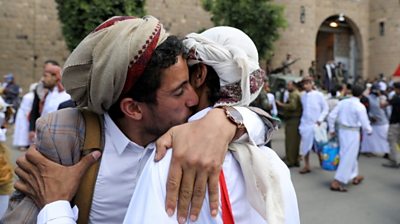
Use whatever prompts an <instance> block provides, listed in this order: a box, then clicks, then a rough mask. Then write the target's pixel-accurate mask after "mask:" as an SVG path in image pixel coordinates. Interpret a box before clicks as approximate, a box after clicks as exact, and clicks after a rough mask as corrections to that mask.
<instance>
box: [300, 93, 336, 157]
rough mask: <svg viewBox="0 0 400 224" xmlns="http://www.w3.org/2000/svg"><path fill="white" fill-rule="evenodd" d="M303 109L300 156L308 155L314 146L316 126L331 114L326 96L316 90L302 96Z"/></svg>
mask: <svg viewBox="0 0 400 224" xmlns="http://www.w3.org/2000/svg"><path fill="white" fill-rule="evenodd" d="M301 105H302V107H303V111H302V115H301V119H300V126H299V132H300V135H301V144H300V154H301V155H303V156H304V155H306V154H307V153H308V152H310V150H311V149H312V146H313V144H314V126H315V124H316V123H317V122H318V121H319V122H321V123H322V121H324V119H325V117H326V115H327V114H328V112H329V107H328V104H327V102H326V101H325V97H324V95H323V94H322V93H321V92H319V91H316V90H311V91H310V92H308V93H307V92H305V93H304V94H303V95H302V96H301Z"/></svg>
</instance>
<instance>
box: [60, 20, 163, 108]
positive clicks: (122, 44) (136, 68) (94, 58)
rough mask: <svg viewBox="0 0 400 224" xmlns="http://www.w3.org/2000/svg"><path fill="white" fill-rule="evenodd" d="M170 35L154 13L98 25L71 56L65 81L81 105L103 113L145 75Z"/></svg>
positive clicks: (70, 92) (66, 69)
mask: <svg viewBox="0 0 400 224" xmlns="http://www.w3.org/2000/svg"><path fill="white" fill-rule="evenodd" d="M167 36H168V35H167V34H166V32H165V30H164V28H163V26H162V24H161V23H160V22H159V21H158V19H156V18H154V17H152V16H146V17H143V18H135V17H130V16H117V17H112V18H110V19H109V20H107V21H105V22H104V23H102V24H101V25H100V26H98V27H97V28H96V29H95V30H94V31H93V32H91V33H90V34H89V35H88V36H86V37H85V39H83V40H82V42H81V43H80V44H79V45H78V46H77V47H76V48H75V50H74V51H73V52H72V53H71V55H70V56H69V57H68V59H67V61H66V62H65V65H64V69H63V75H62V83H63V84H64V86H65V89H66V90H67V92H68V93H69V94H70V95H71V97H72V99H73V100H75V101H76V103H77V105H78V106H80V107H84V106H87V107H88V108H89V109H90V110H91V111H94V112H96V113H98V114H103V113H105V112H106V111H108V110H109V109H110V107H111V105H113V104H114V103H115V102H117V100H118V98H119V97H120V96H121V95H122V94H124V93H127V92H128V91H129V90H130V89H131V88H132V87H133V85H134V83H135V82H136V81H137V79H138V78H139V77H140V76H141V75H142V73H143V71H144V69H145V67H146V65H147V63H148V62H149V60H150V58H151V55H152V53H153V51H154V50H155V48H156V47H157V46H158V45H160V44H161V43H162V42H164V40H165V39H166V38H167Z"/></svg>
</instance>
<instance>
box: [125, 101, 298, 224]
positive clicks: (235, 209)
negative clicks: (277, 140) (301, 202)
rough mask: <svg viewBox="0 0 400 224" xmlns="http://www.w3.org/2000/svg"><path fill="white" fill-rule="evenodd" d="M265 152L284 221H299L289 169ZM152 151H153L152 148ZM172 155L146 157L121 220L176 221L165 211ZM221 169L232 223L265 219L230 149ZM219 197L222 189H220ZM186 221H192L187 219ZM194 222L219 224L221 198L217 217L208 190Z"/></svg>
mask: <svg viewBox="0 0 400 224" xmlns="http://www.w3.org/2000/svg"><path fill="white" fill-rule="evenodd" d="M209 110H210V108H207V109H205V110H202V111H201V112H199V113H197V114H195V115H194V116H193V117H192V118H191V120H197V119H200V118H201V117H203V115H204V114H205V113H206V112H207V111H209ZM261 148H262V149H263V150H265V151H266V153H267V154H268V155H269V156H271V157H273V158H274V160H273V161H274V164H270V165H271V166H277V170H279V171H280V172H281V173H280V175H279V177H280V182H281V186H282V188H283V189H282V192H283V197H284V200H283V201H284V205H285V214H286V216H285V217H286V218H287V219H286V222H285V223H288V224H289V223H290V224H293V223H300V221H299V215H298V207H297V198H296V194H295V191H294V188H293V184H292V183H291V180H290V172H289V170H288V168H287V166H286V165H285V164H284V163H283V162H282V161H281V159H280V158H279V157H278V155H277V154H276V153H275V152H274V151H273V150H271V149H269V148H267V147H261ZM153 154H154V152H153ZM171 158H172V151H171V150H168V152H167V155H166V157H165V158H164V159H163V160H162V161H160V162H158V163H155V162H153V161H148V162H147V164H146V166H145V168H144V170H143V174H142V175H141V177H140V179H139V183H138V186H137V188H136V189H135V192H134V194H133V196H132V199H131V202H130V204H129V208H128V211H127V213H126V216H125V220H124V224H142V223H146V224H151V223H154V224H156V223H163V224H168V223H171V224H172V223H177V221H176V220H177V213H176V211H175V214H174V215H173V216H171V217H169V216H168V215H167V213H166V212H165V197H166V188H165V184H166V182H167V178H168V168H169V165H170V160H171ZM222 169H223V171H224V176H225V181H226V186H227V189H228V192H229V200H230V204H231V206H232V213H233V216H234V221H235V223H238V224H239V223H243V224H246V223H254V224H257V223H267V222H266V221H265V220H264V219H263V218H262V217H261V216H260V215H259V214H258V213H257V211H256V210H255V209H254V208H253V207H252V206H251V205H250V203H249V201H248V200H247V197H246V187H245V182H244V177H243V174H242V171H241V168H240V165H239V163H238V162H237V161H236V160H235V158H234V157H233V155H232V153H231V152H228V153H227V154H226V156H225V159H224V163H223V165H222ZM219 193H220V196H219V198H220V199H221V190H219ZM187 220H188V221H187V223H193V222H191V221H190V220H189V218H188V219H187ZM194 223H220V224H222V223H223V221H222V208H221V201H220V202H219V212H218V214H217V217H216V218H212V217H211V216H210V207H209V199H208V193H206V195H205V200H204V202H203V206H202V208H201V211H200V214H199V217H198V219H197V221H196V222H194Z"/></svg>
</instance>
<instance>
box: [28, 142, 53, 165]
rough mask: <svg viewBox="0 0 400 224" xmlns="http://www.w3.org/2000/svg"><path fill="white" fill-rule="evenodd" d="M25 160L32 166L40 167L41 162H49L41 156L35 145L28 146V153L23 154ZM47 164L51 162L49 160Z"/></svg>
mask: <svg viewBox="0 0 400 224" xmlns="http://www.w3.org/2000/svg"><path fill="white" fill-rule="evenodd" d="M25 157H26V159H27V160H28V161H29V162H31V163H32V164H34V165H40V164H41V163H42V162H43V161H46V160H49V159H47V158H46V157H45V156H43V155H42V154H41V153H40V152H39V151H38V150H37V149H36V146H35V145H33V144H32V145H31V146H29V149H28V151H26V153H25ZM49 162H51V161H50V160H49Z"/></svg>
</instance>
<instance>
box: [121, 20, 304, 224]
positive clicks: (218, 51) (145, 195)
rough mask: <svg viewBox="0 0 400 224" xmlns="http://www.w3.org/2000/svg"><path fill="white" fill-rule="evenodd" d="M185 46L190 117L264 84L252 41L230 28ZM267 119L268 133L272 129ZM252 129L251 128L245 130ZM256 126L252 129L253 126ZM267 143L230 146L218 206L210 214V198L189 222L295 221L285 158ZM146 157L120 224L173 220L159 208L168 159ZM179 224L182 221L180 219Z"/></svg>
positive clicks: (245, 99)
mask: <svg viewBox="0 0 400 224" xmlns="http://www.w3.org/2000/svg"><path fill="white" fill-rule="evenodd" d="M183 42H184V45H185V46H186V47H187V48H188V49H189V56H188V57H189V59H188V63H189V66H190V71H191V72H190V73H191V74H190V81H191V84H192V86H193V87H194V88H195V91H196V93H197V94H198V95H199V98H200V102H199V106H198V108H197V109H198V110H199V112H197V113H196V114H195V115H193V116H192V117H191V118H190V119H189V121H195V120H197V119H201V118H202V117H203V116H204V115H205V114H206V113H207V112H208V111H209V110H211V108H212V105H214V106H216V107H220V106H222V107H224V108H225V110H228V111H229V110H230V109H229V106H232V105H248V104H249V103H250V102H251V101H252V100H254V99H255V98H256V96H257V94H258V93H259V91H260V90H261V88H262V86H263V85H262V83H263V76H264V71H263V70H262V69H261V68H260V67H259V65H258V53H257V49H256V47H255V45H254V43H253V42H252V40H251V39H250V38H249V37H248V36H247V35H246V34H245V33H244V32H242V31H240V30H238V29H236V28H232V27H214V28H211V29H208V30H206V31H204V32H203V33H201V34H196V33H192V34H189V35H187V36H186V38H185V39H184V41H183ZM270 121H271V126H270V129H269V130H268V134H269V136H270V134H271V132H272V130H273V129H274V124H273V122H274V120H272V119H271V120H270ZM248 131H249V132H251V131H252V130H248ZM253 131H254V130H253ZM263 143H265V142H260V141H259V142H252V143H251V144H242V143H238V142H234V143H231V144H230V145H229V150H230V151H228V153H227V154H226V156H225V160H224V163H223V167H222V170H223V171H222V172H221V174H220V179H219V186H220V190H219V192H220V202H219V204H220V207H219V209H218V214H217V217H216V218H215V219H214V218H212V217H211V216H210V214H209V212H208V211H209V210H210V209H209V207H208V204H209V203H208V200H209V199H208V197H207V196H206V199H205V201H204V203H203V207H202V210H201V212H200V216H199V217H198V219H197V220H196V219H195V217H188V219H189V220H190V221H188V223H191V222H194V221H195V223H269V224H276V223H299V214H298V207H297V199H296V194H295V191H294V188H293V184H292V182H291V179H290V173H289V170H288V168H287V167H286V165H285V164H284V163H283V161H282V160H281V159H280V158H279V157H278V156H277V154H276V153H275V152H274V151H273V150H272V149H270V148H267V147H264V146H261V145H263ZM171 155H172V152H171V150H170V151H169V152H168V153H167V158H166V159H164V160H162V161H160V162H158V163H154V162H153V161H148V162H147V164H146V166H145V168H144V171H143V173H142V175H141V177H140V180H139V182H138V186H137V187H136V189H135V192H134V194H133V196H132V199H131V203H130V205H129V208H128V211H127V215H126V216H125V220H124V223H175V222H176V221H175V220H176V218H175V217H176V214H174V216H172V217H168V215H167V214H166V213H164V212H162V211H160V209H161V208H163V207H164V197H165V194H166V190H165V187H164V185H165V182H166V181H167V171H168V167H169V162H170V158H171ZM179 221H180V223H184V222H186V220H179Z"/></svg>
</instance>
